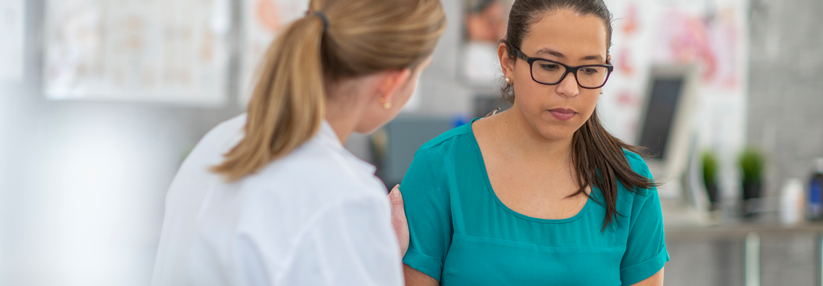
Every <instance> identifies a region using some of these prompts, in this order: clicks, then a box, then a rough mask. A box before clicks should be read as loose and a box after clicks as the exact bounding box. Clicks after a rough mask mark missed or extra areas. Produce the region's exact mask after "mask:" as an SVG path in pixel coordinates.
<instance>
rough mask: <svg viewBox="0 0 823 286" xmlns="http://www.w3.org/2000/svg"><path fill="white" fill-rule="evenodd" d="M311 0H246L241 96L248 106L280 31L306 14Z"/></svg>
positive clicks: (244, 7)
mask: <svg viewBox="0 0 823 286" xmlns="http://www.w3.org/2000/svg"><path fill="white" fill-rule="evenodd" d="M308 8H309V0H243V7H242V9H243V10H242V13H243V17H242V18H243V23H242V30H243V32H242V33H243V35H242V39H243V45H242V47H241V52H240V73H239V74H240V76H239V77H240V78H239V84H238V87H239V90H238V92H239V94H240V96H239V98H240V101H241V104H243V105H245V104H246V103H248V100H249V98H251V93H252V90H253V89H254V84H255V83H256V81H257V78H256V76H255V75H256V71H257V68H258V66H259V65H260V61H261V60H262V58H263V55H264V54H265V52H266V50H267V49H268V47H269V45H270V44H271V42H272V41H273V40H274V38H275V37H276V36H277V33H278V32H279V31H280V30H281V29H283V28H284V27H286V25H288V24H289V23H291V22H292V21H294V20H295V19H297V18H300V17H303V15H305V13H306V11H307V10H308Z"/></svg>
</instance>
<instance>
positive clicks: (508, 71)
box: [497, 43, 514, 82]
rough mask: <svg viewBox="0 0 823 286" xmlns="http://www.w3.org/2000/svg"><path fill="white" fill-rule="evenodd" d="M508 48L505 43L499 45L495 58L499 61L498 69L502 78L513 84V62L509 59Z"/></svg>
mask: <svg viewBox="0 0 823 286" xmlns="http://www.w3.org/2000/svg"><path fill="white" fill-rule="evenodd" d="M508 48H509V47H508V46H506V43H500V45H498V46H497V57H498V58H499V59H500V69H501V70H502V71H503V77H504V78H508V79H510V80H511V82H514V61H512V60H511V59H510V58H509V49H508Z"/></svg>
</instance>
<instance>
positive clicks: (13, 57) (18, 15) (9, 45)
mask: <svg viewBox="0 0 823 286" xmlns="http://www.w3.org/2000/svg"><path fill="white" fill-rule="evenodd" d="M24 12H25V10H24V3H23V0H0V80H10V81H20V80H21V79H22V78H23V41H24V39H25V38H24V37H23V23H24Z"/></svg>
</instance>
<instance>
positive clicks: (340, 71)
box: [211, 0, 446, 181]
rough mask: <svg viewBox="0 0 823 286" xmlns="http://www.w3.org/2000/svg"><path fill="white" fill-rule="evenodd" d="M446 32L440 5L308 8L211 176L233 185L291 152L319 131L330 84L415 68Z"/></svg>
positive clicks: (395, 2) (351, 1) (289, 30)
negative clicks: (240, 133) (234, 141)
mask: <svg viewBox="0 0 823 286" xmlns="http://www.w3.org/2000/svg"><path fill="white" fill-rule="evenodd" d="M317 12H321V13H322V14H324V15H325V17H326V19H327V21H328V26H326V25H325V24H324V19H323V18H322V17H321V15H317V14H316V13H317ZM445 28H446V17H445V14H444V12H443V8H442V6H441V4H440V0H313V1H311V3H310V4H309V12H307V13H306V16H305V17H303V18H301V19H298V20H296V21H294V22H293V23H291V24H289V25H288V26H287V27H286V28H285V29H283V30H282V31H281V32H280V34H279V35H278V36H277V38H276V39H275V40H274V42H272V44H271V46H269V49H268V51H267V52H266V55H265V59H264V61H263V62H262V66H261V67H260V70H259V78H258V80H257V84H256V86H255V88H254V91H253V95H252V98H251V101H250V102H249V107H248V111H247V113H248V115H247V121H246V126H245V134H246V136H245V138H244V139H243V140H242V141H240V143H238V144H237V146H235V147H234V148H232V149H231V151H229V152H228V153H226V154H225V155H224V156H225V160H224V161H223V163H221V164H220V165H217V166H214V167H212V169H211V170H212V171H213V172H215V173H218V174H222V175H224V176H225V177H226V178H227V180H228V181H236V180H239V179H241V178H243V177H245V176H247V175H250V174H252V173H254V172H256V171H258V170H260V169H261V168H263V167H264V166H266V165H268V164H269V163H271V162H272V161H274V160H277V159H279V158H281V157H283V156H285V155H287V154H289V153H291V152H292V151H293V150H294V149H295V148H297V147H299V146H300V145H301V144H303V143H304V142H306V141H307V140H309V139H310V138H311V137H312V136H314V134H315V133H316V132H317V130H318V129H319V127H320V123H321V122H322V121H323V117H324V114H325V102H326V92H325V90H324V88H325V87H326V86H328V84H329V83H334V82H336V81H339V80H342V79H347V78H354V77H359V76H364V75H369V74H374V73H377V72H380V71H384V70H392V69H404V68H412V69H413V68H415V67H416V66H417V65H418V64H419V63H420V62H422V61H423V60H425V59H426V57H428V56H429V55H430V54H431V53H432V51H433V50H434V47H435V45H436V44H437V40H438V38H439V37H440V35H442V34H443V31H444V30H445Z"/></svg>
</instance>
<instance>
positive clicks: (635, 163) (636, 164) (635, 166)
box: [623, 149, 657, 195]
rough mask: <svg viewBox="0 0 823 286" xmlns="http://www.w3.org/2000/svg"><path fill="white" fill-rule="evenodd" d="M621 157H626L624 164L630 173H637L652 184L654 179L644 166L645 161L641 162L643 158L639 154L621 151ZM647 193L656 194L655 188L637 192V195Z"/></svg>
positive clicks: (647, 167) (645, 165)
mask: <svg viewBox="0 0 823 286" xmlns="http://www.w3.org/2000/svg"><path fill="white" fill-rule="evenodd" d="M623 155H624V156H625V157H626V163H628V164H629V167H631V168H632V171H634V172H635V173H637V174H638V175H640V176H643V177H645V178H646V179H648V180H649V181H652V182H654V177H653V176H652V173H651V171H649V166H648V165H647V164H646V161H645V160H643V157H642V156H640V154H637V153H635V152H632V151H630V150H626V149H623ZM649 192H655V193H656V192H657V189H656V188H654V187H653V188H651V189H640V190H638V193H639V194H644V195H645V194H648V193H649Z"/></svg>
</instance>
